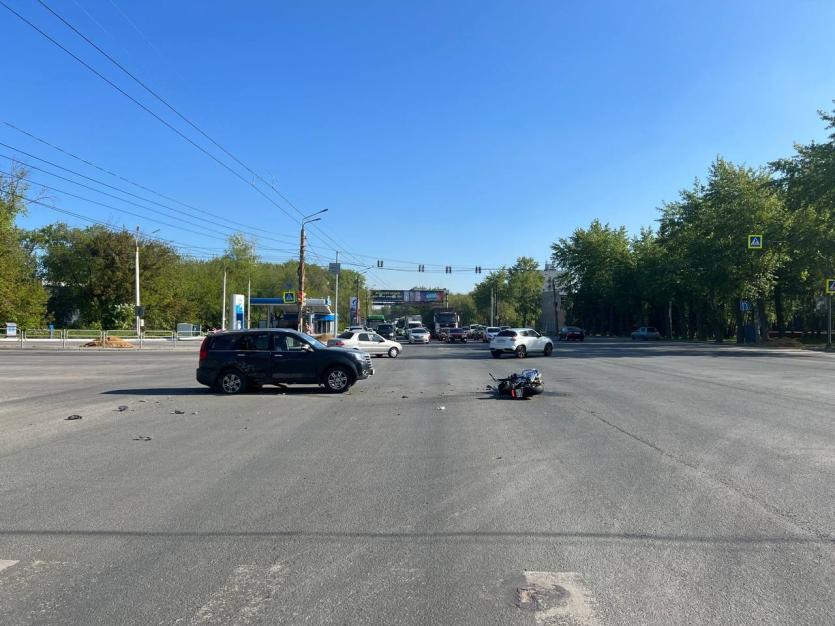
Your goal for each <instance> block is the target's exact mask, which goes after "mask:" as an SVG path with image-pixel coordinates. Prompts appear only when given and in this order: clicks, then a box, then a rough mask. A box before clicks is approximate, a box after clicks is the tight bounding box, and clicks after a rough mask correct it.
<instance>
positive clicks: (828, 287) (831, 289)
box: [826, 278, 835, 296]
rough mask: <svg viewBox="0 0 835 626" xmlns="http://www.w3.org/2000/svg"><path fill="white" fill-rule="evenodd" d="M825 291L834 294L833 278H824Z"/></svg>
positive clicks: (834, 279) (834, 284) (834, 283)
mask: <svg viewBox="0 0 835 626" xmlns="http://www.w3.org/2000/svg"><path fill="white" fill-rule="evenodd" d="M826 293H828V294H829V295H830V296H831V295H835V278H827V279H826Z"/></svg>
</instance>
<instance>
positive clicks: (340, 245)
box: [0, 0, 359, 260]
mask: <svg viewBox="0 0 835 626" xmlns="http://www.w3.org/2000/svg"><path fill="white" fill-rule="evenodd" d="M38 3H39V4H40V5H41V6H43V7H44V8H45V9H46V10H47V11H49V12H50V13H51V14H52V15H53V16H55V17H56V18H57V19H58V20H60V21H61V22H62V23H63V24H64V25H65V26H67V28H69V29H70V30H72V31H73V32H74V33H75V34H76V35H78V36H79V37H81V38H82V39H83V40H84V41H85V42H86V43H87V44H89V45H90V46H91V47H92V48H93V49H95V50H96V51H97V52H98V53H99V54H101V55H102V56H104V57H105V58H106V59H107V60H108V61H110V62H111V63H112V64H113V65H115V66H116V67H117V68H119V69H120V70H121V71H122V72H123V73H124V74H126V75H127V76H128V77H130V78H131V79H132V80H133V81H134V82H136V83H137V84H138V85H139V86H140V87H142V88H143V89H144V90H145V91H147V92H148V93H149V94H151V95H152V96H153V97H154V98H155V99H157V100H158V101H159V102H161V103H162V104H163V105H165V106H166V107H167V108H168V109H169V110H171V111H172V112H173V113H174V114H175V115H176V116H177V117H179V118H180V119H182V120H183V121H184V122H186V124H188V125H189V126H191V127H192V128H193V129H194V130H196V131H197V132H198V133H199V134H200V135H201V136H202V137H204V138H205V139H207V140H208V141H209V142H211V143H212V145H214V146H216V147H217V148H218V149H219V150H221V151H222V152H223V153H224V154H226V155H227V156H228V157H229V158H231V159H232V160H233V161H235V162H236V163H237V164H238V165H240V166H241V167H243V168H244V169H245V170H246V171H247V172H248V173H249V174H250V175H252V176H253V177H254V178H256V179H257V180H258V181H260V182H261V183H263V184H265V185H266V186H267V187H269V188H270V189H271V190H272V191H273V192H274V193H275V194H276V195H278V196H279V197H280V198H281V199H282V200H284V201H285V202H286V203H287V204H288V205H290V206H291V207H292V208H293V210H294V211H296V213H298V215H299V216H300V217H303V216H304V212H303V211H302V210H301V209H299V208H298V207H297V206H296V205H295V204H293V202H292V201H291V200H290V199H289V198H288V197H287V196H285V195H284V194H283V193H282V192H281V191H280V190H279V189H277V188H276V187H275V185H273V184H272V183H271V182H270V181H268V180H266V179H265V178H264V177H263V176H261V175H260V174H259V173H258V172H256V171H255V170H254V169H252V168H251V167H250V166H249V165H247V164H246V163H245V162H244V161H242V160H241V159H239V158H238V157H237V156H235V155H234V154H233V153H232V152H230V151H229V150H227V149H226V148H225V147H224V146H223V145H222V144H221V143H220V142H218V141H216V140H215V139H214V138H213V137H211V136H210V135H209V134H208V133H206V132H205V131H204V130H203V129H202V128H200V127H199V126H198V125H197V124H195V123H194V122H193V121H192V120H191V119H189V118H188V117H187V116H185V115H184V114H182V113H180V111H178V110H177V109H176V107H174V106H173V105H172V104H170V103H169V102H168V101H167V100H165V98H163V97H162V96H161V95H159V94H158V93H157V92H156V91H154V90H153V89H151V87H149V86H148V85H147V84H146V83H145V82H144V81H142V80H141V79H140V78H138V77H137V76H136V75H135V74H133V73H132V72H131V71H130V70H128V69H127V68H126V67H124V66H123V65H122V64H121V63H119V62H118V61H117V60H116V59H115V58H113V56H112V55H110V54H108V53H107V52H106V51H105V50H104V49H102V48H101V47H100V46H98V45H97V44H96V43H95V42H93V41H92V40H91V39H90V38H89V37H87V36H86V35H85V34H84V33H82V32H81V31H80V30H79V29H78V28H76V27H75V26H74V25H73V24H71V23H70V22H69V21H68V20H67V19H65V18H64V17H62V16H61V15H60V14H58V13H57V12H56V11H55V10H53V9H52V8H51V7H50V6H49V5H48V4H46V2H43V0H38ZM0 4H3V6H5V7H6V8H7V9H9V10H10V11H11V12H12V13H14V14H15V15H16V16H17V17H18V18H20V19H21V20H23V21H24V22H26V23H27V24H28V25H29V26H31V27H32V28H33V29H35V30H36V31H37V32H39V33H40V34H41V35H43V36H44V37H46V38H47V39H49V40H50V41H51V42H52V43H54V44H55V45H57V46H58V47H59V48H61V49H62V50H64V51H65V52H66V53H67V54H69V55H70V56H72V57H73V58H74V59H76V60H77V61H78V62H79V63H82V64H83V65H84V66H85V67H86V68H87V69H89V70H90V71H92V72H93V73H94V74H96V75H97V76H98V77H99V78H101V79H102V80H104V81H105V82H107V83H108V84H109V85H111V86H112V87H113V88H114V89H117V90H118V91H119V92H120V93H121V94H122V95H124V96H125V97H127V98H129V99H130V100H131V101H132V102H134V103H135V104H136V105H137V106H139V107H141V108H142V109H143V110H145V111H146V112H148V113H149V114H151V115H153V116H154V117H155V118H156V119H157V120H159V121H160V122H161V123H163V124H165V126H167V127H168V128H170V129H171V130H173V131H174V132H176V133H177V134H178V135H179V136H180V137H182V138H183V139H185V140H186V141H188V142H189V143H190V144H191V145H193V146H194V147H196V148H198V149H199V150H200V151H201V152H203V153H204V154H206V155H207V156H209V157H210V158H211V159H212V160H214V161H215V162H217V163H219V164H220V165H222V166H223V167H224V168H225V169H227V170H228V171H229V172H231V173H233V174H234V175H235V176H236V177H237V178H239V179H241V180H243V181H244V182H245V183H247V184H248V185H250V186H251V187H252V188H253V189H255V190H256V191H257V192H258V193H259V194H261V195H262V196H263V197H264V198H266V199H267V200H268V201H270V202H271V203H272V204H273V205H274V206H276V207H277V208H278V209H280V210H281V211H282V212H283V213H284V214H285V215H287V216H288V217H289V218H290V219H294V218H293V217H292V216H291V215H290V214H289V213H288V212H287V211H286V210H285V209H284V208H283V207H281V206H280V205H279V204H278V203H277V202H275V201H273V200H272V199H271V198H269V196H267V195H266V194H265V193H264V192H263V191H261V189H260V188H259V187H257V186H256V185H255V184H254V183H252V182H251V181H248V180H247V179H246V178H244V177H243V176H241V175H240V174H239V173H238V172H236V171H235V170H233V169H232V168H230V167H229V166H228V165H227V164H225V163H223V162H222V161H220V160H219V159H218V158H217V157H215V156H214V155H212V154H211V153H209V152H208V151H207V150H205V149H204V148H203V147H202V146H200V145H199V144H197V143H195V142H194V141H192V140H191V139H190V138H189V137H187V136H186V135H185V134H183V133H182V132H180V131H179V130H178V129H176V128H175V127H174V126H172V125H171V124H169V123H168V122H166V121H165V120H164V119H162V118H161V117H160V116H158V115H157V114H156V113H154V112H153V111H151V110H150V109H148V107H146V106H145V105H143V104H142V103H140V102H139V101H138V100H136V99H135V98H133V97H132V96H130V95H129V94H128V93H127V92H125V91H124V90H122V89H121V88H120V87H118V86H117V85H116V84H115V83H113V82H112V81H110V80H109V79H107V78H106V77H105V76H104V75H102V74H101V73H100V72H98V71H97V70H95V69H94V68H92V67H91V66H90V65H88V64H87V63H85V62H84V61H83V60H82V59H80V58H79V57H78V56H76V55H75V54H73V53H72V52H70V51H69V50H67V48H65V47H64V46H62V45H61V44H60V43H58V42H57V41H55V40H54V39H53V38H52V37H50V36H49V35H48V34H46V33H45V32H44V31H42V30H41V29H40V28H38V27H37V26H35V25H34V24H33V23H32V22H30V21H29V20H27V19H26V18H24V17H23V16H21V15H20V14H19V13H17V12H16V11H14V10H12V9H11V8H10V7H9V6H8V5H6V4H5V2H3V1H2V0H0ZM294 221H296V222H298V221H299V220H297V219H294ZM311 229H312V230H314V231H315V232H317V233H318V234H320V235H321V236H322V237H324V238H326V239H327V240H329V241H330V242H332V243H333V244H334V245H335V246H336V248H335V250H342V251H343V252H344V253H345V254H347V255H348V256H350V257H353V258H354V259H355V260H359V259H357V257H356V256H355V255H354V254H353V253H352V252H351V251H349V250H348V249H347V246H345V244H344V243H342V242H340V241H339V240H337V239H335V238H334V237H332V236H330V235H329V234H328V233H327V232H326V231H325V230H324V229H323V228H322V227H321V225H318V224H316V225H313V226H312V228H311ZM323 243H324V241H323Z"/></svg>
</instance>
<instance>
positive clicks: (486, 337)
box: [481, 326, 501, 343]
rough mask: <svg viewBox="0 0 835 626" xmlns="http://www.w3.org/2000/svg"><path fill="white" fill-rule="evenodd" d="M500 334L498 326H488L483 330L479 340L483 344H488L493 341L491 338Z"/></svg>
mask: <svg viewBox="0 0 835 626" xmlns="http://www.w3.org/2000/svg"><path fill="white" fill-rule="evenodd" d="M500 332H501V328H499V327H498V326H488V327H487V328H485V329H484V333H483V334H482V335H481V340H482V341H483V342H484V343H489V342H490V341H492V340H493V337H495V336H496V335H498V334H499V333H500Z"/></svg>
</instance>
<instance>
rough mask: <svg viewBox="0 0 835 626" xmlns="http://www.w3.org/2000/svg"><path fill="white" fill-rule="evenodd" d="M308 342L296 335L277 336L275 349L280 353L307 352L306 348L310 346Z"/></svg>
mask: <svg viewBox="0 0 835 626" xmlns="http://www.w3.org/2000/svg"><path fill="white" fill-rule="evenodd" d="M309 345H310V344H308V343H307V342H306V341H304V340H302V339H301V338H299V337H296V336H295V335H285V334H281V335H277V336H276V338H275V347H276V349H277V350H278V351H279V352H301V351H302V350H306V349H307V348H305V346H309Z"/></svg>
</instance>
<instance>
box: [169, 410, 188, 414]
mask: <svg viewBox="0 0 835 626" xmlns="http://www.w3.org/2000/svg"><path fill="white" fill-rule="evenodd" d="M171 413H173V414H174V415H185V413H186V412H185V411H181V410H180V409H174V410H173V411H171Z"/></svg>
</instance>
